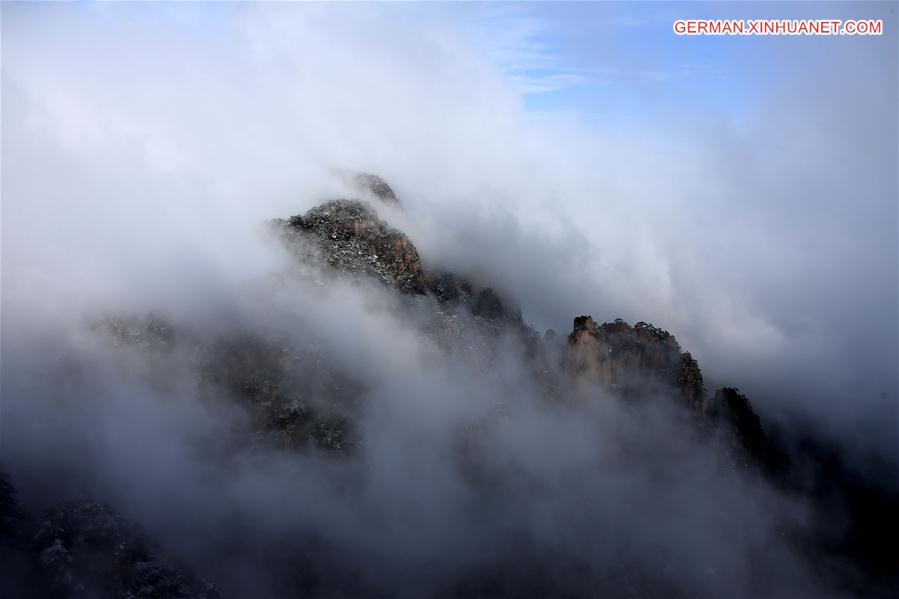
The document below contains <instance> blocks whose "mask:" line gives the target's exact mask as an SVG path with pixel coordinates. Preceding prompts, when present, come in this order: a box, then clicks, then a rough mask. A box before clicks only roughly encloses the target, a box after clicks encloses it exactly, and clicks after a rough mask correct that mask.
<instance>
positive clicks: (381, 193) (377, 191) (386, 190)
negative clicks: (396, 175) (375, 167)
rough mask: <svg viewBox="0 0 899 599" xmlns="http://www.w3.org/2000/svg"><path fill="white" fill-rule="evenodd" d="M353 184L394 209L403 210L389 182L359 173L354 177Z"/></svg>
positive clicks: (375, 176) (369, 174)
mask: <svg viewBox="0 0 899 599" xmlns="http://www.w3.org/2000/svg"><path fill="white" fill-rule="evenodd" d="M353 183H354V184H355V185H356V186H357V187H358V188H360V189H361V190H363V191H366V192H369V193H371V194H372V195H373V196H374V197H375V198H377V199H378V200H380V201H382V202H384V203H385V204H387V205H388V206H391V207H393V208H402V205H401V204H400V200H399V198H397V197H396V194H395V193H394V192H393V189H392V188H391V187H390V185H388V184H387V181H385V180H384V179H382V178H381V177H379V176H378V175H372V174H371V173H359V174H357V175H356V176H355V177H353Z"/></svg>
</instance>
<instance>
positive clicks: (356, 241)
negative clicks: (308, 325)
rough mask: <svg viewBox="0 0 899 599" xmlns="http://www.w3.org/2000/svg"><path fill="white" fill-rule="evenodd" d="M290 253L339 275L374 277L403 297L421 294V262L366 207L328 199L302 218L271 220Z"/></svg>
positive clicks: (411, 247) (401, 235) (412, 249)
mask: <svg viewBox="0 0 899 599" xmlns="http://www.w3.org/2000/svg"><path fill="white" fill-rule="evenodd" d="M275 223H276V226H279V227H280V228H281V230H282V232H283V234H284V237H285V238H286V240H287V241H288V243H289V245H290V246H291V248H292V249H293V250H294V251H296V252H297V253H298V254H299V255H301V256H302V257H304V258H305V259H307V260H310V261H312V262H317V263H322V264H327V265H329V266H331V267H332V268H334V269H335V270H336V271H337V272H338V273H341V274H350V275H353V274H359V275H366V276H371V277H374V278H376V279H377V280H380V281H381V282H383V283H385V284H387V285H389V286H392V287H396V288H397V289H399V290H400V291H402V292H404V293H410V294H421V293H423V292H424V276H423V271H422V267H421V258H420V257H419V255H418V250H417V249H416V248H415V245H413V244H412V242H411V241H410V240H409V238H408V237H407V236H406V234H405V233H403V232H401V231H398V230H396V229H394V228H392V227H390V226H389V225H388V224H387V223H385V222H384V221H382V220H380V219H379V218H378V215H377V213H376V212H375V211H374V210H373V209H372V207H371V205H370V204H368V203H367V202H361V201H358V200H333V201H330V202H326V203H324V204H322V205H321V206H318V207H317V208H313V209H312V210H310V211H309V212H307V213H306V214H304V215H302V216H293V217H291V218H289V219H288V220H286V221H284V220H278V221H275Z"/></svg>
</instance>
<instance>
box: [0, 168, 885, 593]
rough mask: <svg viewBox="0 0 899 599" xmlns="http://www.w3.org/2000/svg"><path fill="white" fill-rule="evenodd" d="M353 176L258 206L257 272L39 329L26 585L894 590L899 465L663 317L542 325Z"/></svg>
mask: <svg viewBox="0 0 899 599" xmlns="http://www.w3.org/2000/svg"><path fill="white" fill-rule="evenodd" d="M344 179H346V181H347V182H348V183H347V184H348V186H349V187H348V188H350V189H353V190H354V191H355V193H354V194H352V195H353V196H355V197H350V198H348V199H333V200H329V201H325V202H324V203H322V204H321V205H319V206H317V207H315V208H312V209H311V210H308V211H307V212H305V213H304V214H300V215H296V216H291V217H289V218H275V219H273V220H270V221H269V222H267V223H265V224H264V225H261V229H260V231H261V232H260V235H261V236H262V239H263V243H264V244H266V246H267V247H268V248H269V250H270V252H271V256H272V267H271V268H269V269H266V270H265V271H264V273H262V274H260V275H259V276H258V277H256V278H255V279H253V280H250V281H244V282H243V283H242V284H241V285H239V286H236V287H235V288H229V289H227V290H221V289H211V290H209V289H207V290H205V291H204V292H203V293H205V295H203V297H201V298H193V299H192V298H191V297H189V296H191V295H192V294H196V293H198V291H197V290H198V289H203V286H202V284H197V285H193V286H191V285H186V286H185V287H183V288H171V289H169V290H168V297H170V298H171V301H170V302H166V301H164V300H163V301H158V302H157V305H154V306H153V307H152V309H151V310H147V311H146V312H142V313H135V312H133V311H129V310H123V311H122V310H120V311H116V310H115V309H112V310H110V311H108V312H98V311H95V312H93V313H91V314H89V315H87V316H86V317H85V318H80V319H75V320H73V321H71V322H68V324H67V326H42V325H41V323H30V324H31V328H30V329H29V330H28V331H26V332H24V333H20V334H16V332H15V330H14V331H13V335H14V340H15V342H16V346H15V351H9V350H8V349H6V347H8V346H5V349H4V381H3V384H4V398H3V399H4V404H3V410H4V414H3V416H4V421H5V422H4V425H5V429H4V439H3V441H4V467H5V468H6V469H8V470H9V472H10V475H9V476H6V475H4V478H3V480H2V481H0V483H2V484H0V518H2V519H0V560H2V568H0V569H2V571H3V572H4V574H3V577H2V585H3V589H2V593H0V594H2V596H3V597H79V598H81V597H85V598H86V597H92V598H93V597H129V598H138V597H140V598H149V597H185V598H186V597H219V596H222V597H319V596H329V597H335V596H338V597H372V596H401V597H423V596H438V597H450V596H451V597H507V596H508V597H562V596H603V597H605V596H608V597H680V596H710V597H724V596H727V597H737V596H746V597H762V596H779V597H785V596H790V597H797V596H808V597H821V596H849V595H853V594H861V595H865V596H876V595H883V596H888V595H889V594H890V593H891V592H894V591H895V588H896V587H895V585H896V583H897V579H896V572H897V569H896V567H897V563H896V554H895V552H892V551H890V548H891V547H892V548H895V534H896V533H897V526H896V518H897V513H896V510H895V508H896V505H897V504H896V497H897V495H896V489H895V484H894V482H895V481H890V480H889V475H888V474H887V475H886V477H887V478H886V480H884V479H881V480H877V479H876V478H875V479H874V480H875V482H873V483H872V482H870V481H871V480H872V479H871V478H868V477H861V476H860V475H857V474H854V471H853V470H852V469H850V468H849V467H848V466H847V465H845V464H843V463H842V462H841V461H840V459H839V457H838V455H839V454H837V453H835V452H833V453H829V452H827V451H825V449H823V447H822V446H821V444H820V443H819V442H817V441H815V440H814V439H806V438H799V437H798V436H795V435H794V436H790V434H789V433H788V432H787V431H783V432H780V433H775V432H774V431H772V430H771V429H770V427H766V423H765V419H764V414H761V415H760V414H757V413H756V411H755V410H754V409H753V407H752V405H751V403H750V401H749V399H747V397H746V396H744V395H743V394H741V393H740V392H739V391H738V390H737V389H735V388H730V387H724V388H720V389H710V388H707V387H706V385H705V384H704V381H703V374H702V371H701V370H700V365H699V364H698V363H697V361H696V360H695V359H694V358H693V357H692V356H691V354H690V353H689V352H688V351H686V350H685V348H682V347H681V346H680V344H679V343H678V342H677V341H676V339H675V337H674V336H673V335H672V334H670V333H669V332H668V331H665V330H663V329H662V328H659V327H658V326H654V325H652V324H648V323H645V322H638V323H636V324H634V325H631V324H629V323H627V322H624V321H623V320H620V319H613V318H614V315H599V314H594V315H592V316H588V315H578V314H573V315H572V318H573V325H572V327H571V330H568V331H563V332H558V333H557V332H553V331H551V330H549V331H546V332H545V333H540V332H538V331H536V330H535V329H534V328H533V327H531V326H530V325H529V324H528V323H527V322H526V321H525V320H524V319H523V317H522V313H521V310H520V309H519V308H518V307H517V305H516V302H515V298H514V297H510V296H509V295H508V294H507V293H506V292H504V290H502V289H500V288H497V287H496V286H494V284H493V283H492V282H491V281H489V280H484V279H483V276H482V275H480V274H478V273H467V272H449V271H446V270H443V269H442V268H440V267H438V266H436V265H434V264H431V263H429V262H428V261H425V260H423V259H422V256H421V255H420V254H419V252H418V250H417V248H416V240H415V239H413V238H412V237H410V236H409V235H407V234H406V233H404V232H403V231H402V230H400V228H398V226H396V225H395V224H391V223H402V222H408V220H409V218H408V217H407V216H405V215H404V214H403V212H402V210H403V208H402V206H403V203H401V202H400V200H399V199H397V196H396V194H395V193H394V191H393V190H392V189H391V187H390V185H389V184H388V183H387V182H386V181H384V180H383V179H381V178H380V177H376V176H373V175H359V176H354V175H351V176H344ZM272 216H273V217H274V216H276V215H272ZM413 228H414V226H413ZM217 295H226V296H227V297H225V298H223V297H218V298H216V297H215V296H217ZM185 305H186V306H195V305H203V306H204V309H203V310H201V311H199V312H198V311H191V310H185V309H183V306H185ZM603 318H611V319H612V320H610V321H608V322H603V323H602V324H600V322H602V320H603ZM4 342H5V343H9V340H8V339H5V340H4ZM9 423H15V426H9ZM869 466H870V470H871V471H876V469H877V467H878V466H877V465H876V464H871V465H869ZM884 468H885V469H884V470H883V471H884V472H887V473H889V472H890V471H889V469H887V468H886V467H884ZM20 483H21V487H22V488H23V489H27V492H26V493H20V494H17V490H16V487H17V486H20Z"/></svg>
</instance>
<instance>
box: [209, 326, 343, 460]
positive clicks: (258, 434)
mask: <svg viewBox="0 0 899 599" xmlns="http://www.w3.org/2000/svg"><path fill="white" fill-rule="evenodd" d="M278 341H279V340H277V339H263V338H261V337H258V336H252V335H246V334H237V335H230V336H225V337H222V338H220V339H218V340H216V341H214V342H211V343H207V344H202V345H200V346H198V347H197V348H196V350H195V354H196V355H197V356H198V357H199V363H198V364H197V367H198V369H199V372H200V377H201V380H203V381H204V382H205V383H207V384H208V385H209V387H210V389H213V390H221V391H224V392H225V394H226V395H227V396H230V397H234V398H236V399H237V400H238V401H239V402H240V404H241V405H242V406H243V407H245V408H246V409H247V410H248V411H249V412H250V414H251V416H252V421H253V426H254V431H253V435H254V437H255V439H256V441H257V442H258V443H261V444H267V445H272V444H273V445H275V446H278V447H282V448H289V449H304V448H313V447H314V448H318V449H323V450H327V451H332V452H337V453H346V452H348V451H350V450H351V449H352V447H353V444H354V442H353V438H354V434H353V426H352V419H351V415H352V414H353V413H354V412H355V411H356V409H357V406H356V405H355V402H354V399H355V397H356V396H357V395H358V394H359V392H360V390H359V385H358V383H356V382H354V381H353V380H351V379H349V378H348V377H346V376H343V375H341V374H340V373H337V372H335V371H333V370H332V369H331V368H330V367H329V365H328V364H327V361H326V360H325V359H324V358H323V357H322V356H321V355H320V354H316V353H315V352H313V351H312V350H308V349H307V350H303V351H300V350H297V349H295V348H294V347H292V346H291V345H290V344H289V343H287V342H286V341H284V340H281V341H282V342H280V343H279V342H278Z"/></svg>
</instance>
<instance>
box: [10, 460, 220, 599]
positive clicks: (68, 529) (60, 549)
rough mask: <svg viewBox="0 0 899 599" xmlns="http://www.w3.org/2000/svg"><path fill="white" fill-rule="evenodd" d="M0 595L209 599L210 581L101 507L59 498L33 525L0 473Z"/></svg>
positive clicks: (214, 598) (211, 596)
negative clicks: (189, 570) (69, 501)
mask: <svg viewBox="0 0 899 599" xmlns="http://www.w3.org/2000/svg"><path fill="white" fill-rule="evenodd" d="M0 512H2V513H0V517H2V524H3V528H2V530H0V566H2V567H3V573H4V574H3V576H2V577H0V596H3V597H49V598H57V597H58V598H76V599H82V598H83V599H93V598H96V599H103V598H106V597H123V598H129V599H144V598H146V599H150V598H163V597H166V598H168V597H171V598H177V599H217V598H218V597H219V593H218V591H217V590H216V588H215V586H214V585H213V584H211V583H210V582H208V581H206V580H203V579H202V578H198V577H197V576H195V575H193V574H192V573H190V572H188V571H187V570H186V569H184V567H183V566H181V565H180V564H178V563H177V562H175V561H173V560H172V559H171V558H170V557H169V556H168V555H166V554H165V553H164V552H163V551H162V550H161V549H160V548H159V546H157V545H156V544H155V543H154V542H153V541H151V540H150V539H149V538H148V537H147V536H146V534H145V533H144V532H143V531H142V530H141V529H140V528H139V527H137V526H136V525H135V524H133V523H131V522H128V521H127V520H125V519H124V518H122V517H121V516H120V515H118V514H117V513H116V512H114V511H113V510H112V509H111V508H110V507H109V506H106V505H103V504H100V503H94V502H90V501H88V502H80V503H74V502H73V503H66V504H63V505H60V506H57V507H55V508H53V509H51V510H48V511H47V512H45V513H44V514H43V515H42V516H41V518H40V519H39V521H38V522H37V523H36V524H35V523H34V522H32V521H30V520H28V519H27V518H25V517H24V516H23V515H22V514H20V513H19V511H18V508H17V506H16V501H15V489H14V487H13V486H12V485H11V484H10V482H9V480H8V479H7V478H6V476H5V474H0Z"/></svg>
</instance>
